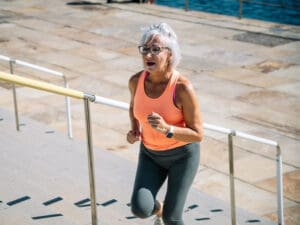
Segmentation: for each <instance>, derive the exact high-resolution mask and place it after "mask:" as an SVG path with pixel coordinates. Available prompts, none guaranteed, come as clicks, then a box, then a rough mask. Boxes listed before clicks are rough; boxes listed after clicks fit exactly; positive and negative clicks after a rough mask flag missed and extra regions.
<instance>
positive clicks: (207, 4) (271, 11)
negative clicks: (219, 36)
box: [155, 0, 300, 25]
mask: <svg viewBox="0 0 300 225" xmlns="http://www.w3.org/2000/svg"><path fill="white" fill-rule="evenodd" d="M155 3H156V4H158V5H165V6H170V7H175V8H182V9H184V8H185V0H156V1H155ZM188 8H189V10H196V11H203V12H209V13H217V14H223V15H229V16H236V17H238V16H239V0H189V6H188ZM242 17H243V18H251V19H258V20H264V21H271V22H276V23H284V24H292V25H300V0H244V1H243V14H242Z"/></svg>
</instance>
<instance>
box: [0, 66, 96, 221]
mask: <svg viewBox="0 0 300 225" xmlns="http://www.w3.org/2000/svg"><path fill="white" fill-rule="evenodd" d="M0 80H2V81H6V82H9V83H13V84H18V85H22V86H26V87H30V88H34V89H38V90H42V91H47V92H51V93H54V94H59V95H63V96H68V97H72V98H76V99H83V100H84V110H85V122H86V136H87V149H88V168H89V182H90V197H91V218H92V225H97V224H98V221H97V206H96V183H95V172H94V171H95V170H94V156H93V143H92V127H91V119H90V108H89V101H94V100H95V97H94V96H93V95H90V94H86V93H83V92H81V91H77V90H73V89H68V88H64V87H60V86H57V85H54V84H49V83H46V82H42V81H37V80H33V79H29V78H24V77H20V76H17V75H14V76H12V75H11V74H9V73H5V72H1V71H0Z"/></svg>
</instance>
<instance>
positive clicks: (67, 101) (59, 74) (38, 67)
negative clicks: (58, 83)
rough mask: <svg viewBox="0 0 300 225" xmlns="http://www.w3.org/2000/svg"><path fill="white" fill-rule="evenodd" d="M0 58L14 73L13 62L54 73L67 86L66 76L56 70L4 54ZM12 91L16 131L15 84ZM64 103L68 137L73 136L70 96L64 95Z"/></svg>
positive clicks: (18, 123) (17, 117) (18, 126)
mask: <svg viewBox="0 0 300 225" xmlns="http://www.w3.org/2000/svg"><path fill="white" fill-rule="evenodd" d="M0 60H4V61H7V62H8V63H9V69H10V73H11V74H14V64H16V65H17V64H18V65H22V66H25V67H28V68H31V69H35V70H38V71H41V72H45V73H48V74H51V75H55V76H58V77H62V78H63V81H64V87H65V88H69V85H68V82H67V78H66V76H65V75H64V74H63V73H61V72H58V71H54V70H50V69H48V68H45V67H41V66H38V65H34V64H31V63H28V62H24V61H21V60H17V59H13V58H10V57H7V56H4V55H0ZM12 91H13V100H14V111H15V121H16V129H17V131H19V130H20V122H19V112H18V101H17V92H16V88H15V85H14V84H13V86H12ZM65 102H66V103H65V104H66V117H67V129H68V136H69V138H73V132H72V119H71V118H72V116H71V106H70V98H69V97H68V96H66V97H65Z"/></svg>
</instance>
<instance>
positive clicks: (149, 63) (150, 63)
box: [147, 62, 155, 66]
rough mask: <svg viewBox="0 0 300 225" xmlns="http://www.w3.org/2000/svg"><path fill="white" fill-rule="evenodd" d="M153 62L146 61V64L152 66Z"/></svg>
mask: <svg viewBox="0 0 300 225" xmlns="http://www.w3.org/2000/svg"><path fill="white" fill-rule="evenodd" d="M154 65H155V62H147V66H154Z"/></svg>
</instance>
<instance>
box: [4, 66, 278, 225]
mask: <svg viewBox="0 0 300 225" xmlns="http://www.w3.org/2000/svg"><path fill="white" fill-rule="evenodd" d="M0 80H3V81H7V82H10V83H14V84H19V85H23V86H27V87H31V88H35V89H39V90H44V91H48V92H52V93H55V94H60V95H65V96H69V97H73V98H78V99H84V101H85V115H86V128H87V144H88V156H89V177H90V195H91V207H92V212H91V213H92V225H97V211H96V194H95V181H94V177H95V176H94V163H93V161H94V160H93V150H92V147H93V146H92V138H91V137H92V135H91V124H90V123H91V122H90V115H89V114H90V113H89V111H90V110H89V104H88V103H89V101H91V102H94V103H98V104H105V105H108V106H112V107H117V108H121V109H124V110H128V109H129V104H127V103H124V102H121V101H116V100H112V99H108V98H104V97H100V96H96V95H90V94H85V93H83V92H80V91H76V90H72V89H67V88H63V87H59V86H56V85H53V84H48V83H45V82H41V81H36V80H32V79H28V78H23V77H20V76H11V75H10V74H7V73H4V72H0ZM204 128H205V129H208V130H212V131H217V132H220V133H224V134H227V135H228V150H229V151H228V152H229V173H230V176H229V179H230V201H231V202H230V203H231V204H230V205H231V223H232V225H236V206H235V185H234V155H233V137H234V136H237V137H242V138H245V139H248V140H252V141H256V142H260V143H264V144H268V145H272V146H274V147H276V150H277V152H276V163H277V170H276V176H277V215H278V225H284V216H283V188H282V186H283V182H282V157H281V150H280V146H279V144H278V143H277V142H275V141H272V140H269V139H265V138H261V137H257V136H254V135H250V134H247V133H244V132H240V131H235V130H231V129H228V128H224V127H220V126H216V125H212V124H207V123H204Z"/></svg>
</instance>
